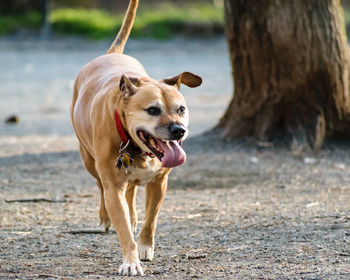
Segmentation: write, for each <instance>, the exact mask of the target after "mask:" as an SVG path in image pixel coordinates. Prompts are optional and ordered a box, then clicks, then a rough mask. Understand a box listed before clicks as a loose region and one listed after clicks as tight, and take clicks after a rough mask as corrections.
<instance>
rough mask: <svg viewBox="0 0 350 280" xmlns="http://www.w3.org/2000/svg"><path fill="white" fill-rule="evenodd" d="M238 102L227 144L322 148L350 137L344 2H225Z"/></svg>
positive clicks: (224, 124)
mask: <svg viewBox="0 0 350 280" xmlns="http://www.w3.org/2000/svg"><path fill="white" fill-rule="evenodd" d="M225 20H226V36H227V40H228V43H229V51H230V56H231V62H232V69H233V78H234V87H235V90H234V97H233V99H232V101H231V103H230V105H229V107H228V109H227V111H226V113H225V114H224V116H223V117H222V118H221V120H220V122H219V124H218V127H221V128H223V136H224V137H245V136H252V137H255V138H258V139H263V140H276V139H288V141H289V142H290V143H298V144H299V145H300V144H301V145H303V146H304V145H307V146H311V147H312V148H313V149H317V148H319V147H320V146H322V144H323V141H324V139H325V138H326V137H329V136H332V135H334V134H336V133H340V134H345V135H347V136H350V126H349V124H350V121H349V120H350V117H349V116H350V114H349V113H350V96H349V78H350V76H349V66H350V64H349V62H350V61H349V47H348V43H347V39H346V35H345V23H344V16H343V10H342V8H341V5H340V1H339V0H293V1H290V0H269V1H267V0H264V1H254V0H225Z"/></svg>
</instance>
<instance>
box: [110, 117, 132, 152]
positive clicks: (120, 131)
mask: <svg viewBox="0 0 350 280" xmlns="http://www.w3.org/2000/svg"><path fill="white" fill-rule="evenodd" d="M114 116H115V125H116V127H117V131H118V134H119V136H120V138H121V139H122V141H123V144H124V145H126V143H128V141H129V139H130V136H129V135H128V133H127V132H126V131H125V129H124V126H123V124H122V121H121V120H120V117H119V114H118V112H117V110H115V111H114Z"/></svg>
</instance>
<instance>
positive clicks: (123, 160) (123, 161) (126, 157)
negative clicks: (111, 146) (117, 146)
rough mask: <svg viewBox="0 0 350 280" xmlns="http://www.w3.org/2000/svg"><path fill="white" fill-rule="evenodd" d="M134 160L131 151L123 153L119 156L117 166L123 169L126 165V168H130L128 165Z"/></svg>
mask: <svg viewBox="0 0 350 280" xmlns="http://www.w3.org/2000/svg"><path fill="white" fill-rule="evenodd" d="M132 162H133V158H132V157H131V156H130V154H129V153H122V154H120V155H119V157H118V158H117V163H116V167H117V168H119V169H121V168H122V166H124V167H125V169H127V168H128V166H129V165H130V164H131V163H132Z"/></svg>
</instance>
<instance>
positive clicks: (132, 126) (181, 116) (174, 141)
mask: <svg viewBox="0 0 350 280" xmlns="http://www.w3.org/2000/svg"><path fill="white" fill-rule="evenodd" d="M201 83H202V79H201V78H200V77H199V76H197V75H194V74H192V73H190V72H183V73H181V74H180V75H177V76H175V77H172V78H167V79H164V80H162V81H160V82H156V81H154V80H151V79H137V78H131V77H127V76H124V75H123V76H122V77H121V79H120V82H119V89H120V91H121V93H122V95H123V102H124V114H125V121H126V125H127V130H128V133H129V134H130V136H131V138H132V139H133V140H134V142H135V143H136V144H137V145H138V146H139V147H140V148H141V149H142V150H143V151H145V152H151V153H152V154H154V155H155V156H156V157H157V158H158V159H159V160H160V161H161V162H162V166H163V167H174V166H177V165H180V164H183V163H184V162H185V160H186V154H185V152H184V151H183V149H182V148H181V143H182V141H183V140H184V139H185V138H186V137H187V135H188V129H187V126H188V119H189V115H188V109H187V107H186V103H185V99H184V98H183V96H182V95H181V93H180V92H179V86H180V84H185V85H187V86H189V87H197V86H199V85H200V84H201Z"/></svg>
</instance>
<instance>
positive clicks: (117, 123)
mask: <svg viewBox="0 0 350 280" xmlns="http://www.w3.org/2000/svg"><path fill="white" fill-rule="evenodd" d="M114 116H115V126H116V127H117V131H118V134H119V136H120V138H121V139H122V141H123V146H124V145H127V143H128V142H129V141H130V138H131V137H130V135H129V134H128V133H127V132H126V131H125V129H124V126H123V123H122V121H121V120H120V117H119V114H118V112H117V110H114ZM137 149H139V150H140V154H142V150H141V149H140V148H137ZM145 154H146V155H148V156H149V157H151V158H153V157H154V155H153V154H151V153H148V152H146V153H145Z"/></svg>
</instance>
